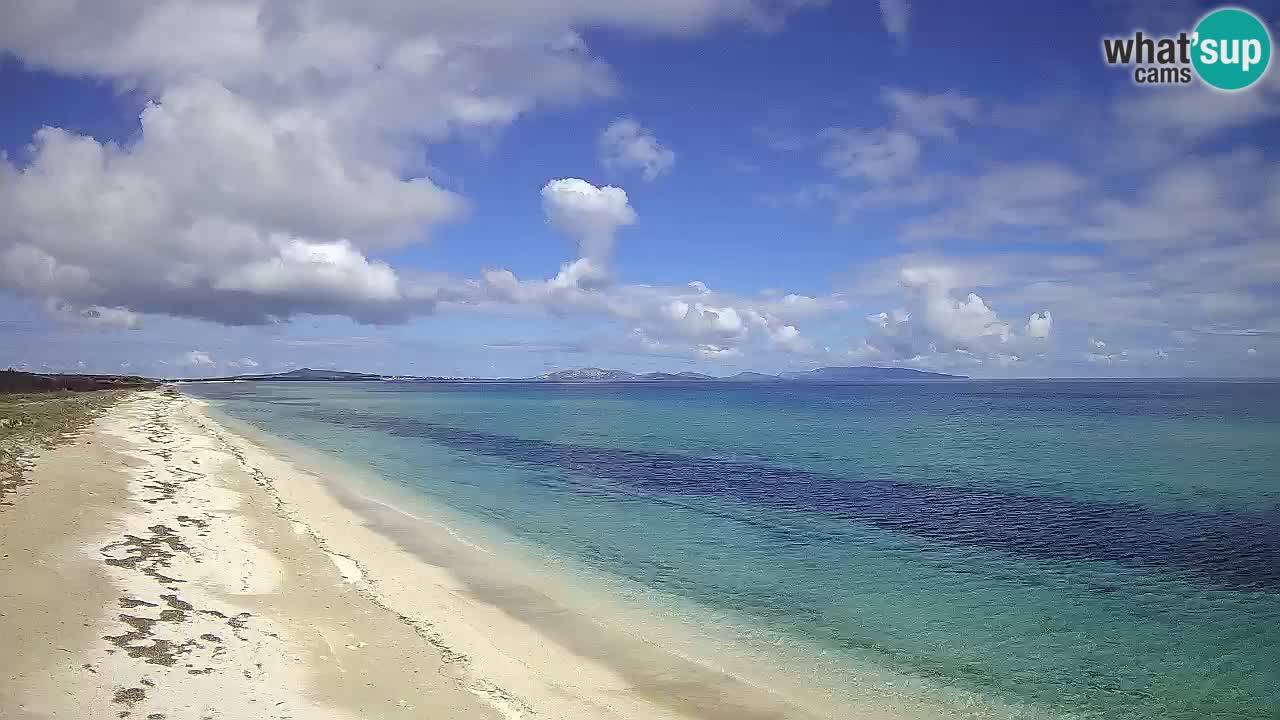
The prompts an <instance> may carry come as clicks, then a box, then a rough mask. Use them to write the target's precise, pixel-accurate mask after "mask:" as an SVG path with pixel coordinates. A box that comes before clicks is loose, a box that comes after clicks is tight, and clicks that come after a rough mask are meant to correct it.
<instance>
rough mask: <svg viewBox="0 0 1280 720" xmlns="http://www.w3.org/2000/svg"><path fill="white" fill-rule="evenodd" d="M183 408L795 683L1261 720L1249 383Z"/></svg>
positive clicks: (291, 399) (1260, 556)
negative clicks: (342, 468)
mask: <svg viewBox="0 0 1280 720" xmlns="http://www.w3.org/2000/svg"><path fill="white" fill-rule="evenodd" d="M184 390H185V391H187V392H190V393H191V394H193V395H196V396H199V397H203V398H206V399H209V400H211V401H213V402H214V404H215V406H216V407H217V409H218V410H219V411H221V412H222V413H225V414H226V415H228V416H230V417H232V418H235V419H237V420H240V421H243V422H246V423H249V424H251V425H253V426H256V427H257V428H259V429H260V430H262V431H265V432H267V433H269V434H272V435H275V436H278V437H281V438H284V439H286V440H290V441H293V442H297V443H300V444H303V445H306V446H309V447H311V448H314V449H316V450H320V451H323V452H326V453H332V454H335V455H337V456H339V457H340V458H341V459H342V460H344V461H346V462H348V463H355V464H360V465H363V466H365V467H368V468H369V469H371V470H373V471H375V472H376V473H377V475H378V476H379V477H380V478H381V479H382V481H384V482H386V483H387V484H388V486H389V487H391V486H393V487H394V488H395V489H396V490H397V492H402V493H412V494H413V495H414V496H417V497H420V498H422V500H423V501H424V502H425V503H430V504H432V505H434V506H437V507H440V508H442V509H445V510H447V511H448V512H449V513H451V514H452V515H453V516H456V517H459V518H464V519H465V520H466V522H468V523H471V524H472V526H473V527H475V528H477V529H481V530H482V529H484V528H489V529H492V530H493V531H494V536H495V537H502V538H507V539H508V541H509V542H512V543H518V544H519V545H520V546H521V548H522V549H523V551H525V552H528V553H530V554H531V555H534V556H538V557H542V558H545V559H547V561H548V562H554V561H555V560H556V559H560V560H563V561H564V562H563V566H564V567H572V568H580V570H581V572H580V574H581V576H582V582H584V583H595V584H599V585H601V586H602V587H603V586H607V587H605V588H604V589H605V590H607V591H609V592H616V593H618V594H619V595H620V596H626V597H627V598H629V599H630V600H632V601H637V602H640V601H642V602H646V603H650V604H651V605H653V606H655V607H661V608H662V612H663V613H665V614H666V616H668V617H670V618H673V622H674V623H676V624H679V623H680V622H681V621H682V619H683V620H684V621H686V622H687V623H688V624H689V625H691V626H695V625H696V627H691V628H690V632H704V631H705V632H710V631H711V630H709V629H708V628H707V627H705V626H706V625H707V624H708V620H707V619H708V618H711V619H712V620H714V623H712V624H716V623H719V624H722V625H723V630H724V634H725V635H729V636H732V635H738V636H743V637H748V636H749V637H751V638H755V639H756V640H757V641H758V642H757V643H756V645H761V644H764V645H768V646H772V647H775V648H777V660H778V664H779V665H780V666H790V667H802V666H803V667H805V668H806V671H805V672H811V671H812V668H816V667H820V668H821V672H820V673H817V672H816V671H813V672H815V674H814V676H813V678H814V679H813V680H812V682H813V683H814V685H815V687H818V686H826V687H827V688H828V689H830V687H831V686H839V685H840V683H841V682H842V678H846V677H848V678H852V677H855V674H856V673H857V672H861V671H862V670H865V669H866V668H876V669H878V670H882V671H883V673H884V674H883V676H882V677H885V678H899V679H901V682H900V685H901V686H902V690H901V691H902V692H914V691H915V690H916V689H918V690H919V691H920V692H922V693H924V692H932V693H951V694H953V695H954V697H957V698H963V702H960V701H957V704H955V705H953V706H952V708H953V709H952V711H951V712H953V713H955V716H959V717H963V716H965V715H966V714H969V715H972V716H988V715H993V716H994V715H1000V714H1004V715H1006V716H1008V715H1013V716H1016V715H1019V714H1021V715H1022V716H1025V717H1064V718H1117V719H1128V718H1153V719H1154V718H1165V719H1168V718H1186V719H1187V720H1191V719H1196V720H1199V719H1200V718H1240V719H1244V718H1257V719H1260V720H1261V719H1263V718H1266V719H1269V720H1274V719H1275V718H1280V384H1278V383H1267V382H1204V381H1201V382H1177V381H1101V382H1099V381H1021V382H1013V381H935V382H901V383H881V384H848V385H846V384H816V383H814V384H797V383H776V384H775V383H764V384H750V385H748V384H742V385H738V384H725V383H706V384H702V383H669V384H614V385H587V384H565V385H560V384H532V383H529V384H516V383H513V384H503V383H484V384H466V383H457V384H451V383H409V382H405V383H394V382H385V383H219V384H189V385H185V386H184ZM695 617H696V618H697V620H696V622H695V621H694V619H693V618H695ZM762 638H767V639H768V642H763V641H761V639H762ZM800 656H804V657H806V658H809V659H811V660H814V662H813V663H812V664H806V663H804V662H796V663H794V664H790V663H792V661H793V660H796V658H798V657H800ZM860 669H861V670H860ZM784 671H785V669H784ZM819 675H821V677H818V676H819ZM859 677H861V676H859ZM801 684H803V683H801ZM845 689H846V690H848V691H849V692H855V693H856V692H863V691H866V692H873V691H875V690H874V689H871V688H853V689H848V688H845ZM815 691H817V690H815ZM966 708H968V709H966ZM997 709H999V710H997Z"/></svg>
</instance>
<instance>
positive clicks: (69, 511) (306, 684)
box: [0, 389, 828, 720]
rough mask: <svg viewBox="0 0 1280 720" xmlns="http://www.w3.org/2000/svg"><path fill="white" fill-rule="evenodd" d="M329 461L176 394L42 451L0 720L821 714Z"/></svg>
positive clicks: (14, 532) (15, 544) (33, 481)
mask: <svg viewBox="0 0 1280 720" xmlns="http://www.w3.org/2000/svg"><path fill="white" fill-rule="evenodd" d="M329 475H330V476H327V477H321V476H319V475H317V474H312V473H310V472H307V471H304V470H303V469H301V468H300V467H299V466H298V465H296V464H295V463H293V462H291V461H289V460H288V459H286V458H284V457H282V456H281V454H279V453H273V452H271V451H270V450H268V449H267V448H266V447H264V446H263V445H262V444H260V443H258V442H256V441H254V440H252V439H250V438H249V437H246V436H245V435H243V434H239V433H236V432H233V431H232V430H231V429H229V428H228V427H227V426H226V425H224V424H222V423H220V422H218V421H217V420H215V419H214V417H212V416H211V415H210V414H209V413H208V412H207V411H206V408H205V406H204V403H203V402H202V401H200V400H196V399H192V398H189V397H186V396H183V395H181V394H179V393H177V392H175V391H173V390H172V389H165V390H159V391H145V392H137V393H133V394H132V395H130V396H129V397H127V398H126V399H124V400H123V401H121V402H119V403H117V404H116V405H114V406H113V407H112V408H111V409H110V410H109V411H108V412H107V413H105V414H104V415H103V416H102V417H100V418H99V419H97V420H96V421H95V422H93V423H92V424H91V425H89V426H88V427H87V428H85V429H84V430H83V431H81V432H80V433H79V435H78V437H77V438H76V439H75V440H74V441H73V442H70V443H68V444H64V445H63V446H61V447H57V448H54V449H49V450H45V451H42V452H41V453H40V454H39V457H38V458H37V459H35V460H34V462H32V463H31V464H30V472H29V476H28V477H27V479H26V480H27V481H26V482H25V483H24V485H23V486H22V487H21V489H20V490H19V491H18V492H17V493H16V495H14V496H13V497H11V498H10V500H11V501H12V503H13V504H12V505H11V506H8V507H4V508H2V509H0V512H2V514H0V520H3V522H2V523H0V578H4V582H3V583H0V622H2V623H3V625H4V627H5V628H6V632H5V634H4V635H3V637H2V638H0V643H3V647H0V717H3V718H38V717H94V718H96V717H103V718H106V717H111V718H119V717H136V718H149V719H151V720H158V719H159V718H201V719H203V718H238V717H245V718H249V717H253V718H268V717H270V718H306V717H325V718H333V717H423V716H428V717H448V718H471V717H476V718H490V717H492V718H499V717H501V718H533V717H548V718H584V717H599V718H614V717H616V718H639V717H644V718H672V719H674V718H725V719H726V720H727V719H729V718H747V719H751V718H761V719H764V718H784V717H796V718H803V717H818V716H828V715H827V714H826V713H823V714H821V715H813V714H810V713H808V712H803V711H801V710H800V709H799V708H798V707H796V706H793V705H791V704H789V703H788V702H786V701H785V700H783V699H782V698H780V697H778V696H777V695H775V694H773V693H771V692H766V691H764V690H762V689H760V688H758V687H755V686H753V685H751V684H749V683H746V682H744V681H741V680H740V679H738V678H736V677H734V676H733V675H731V674H728V673H726V672H723V671H720V670H716V669H712V668H709V667H706V666H704V665H701V664H697V663H694V662H692V661H690V660H687V659H684V658H681V657H679V656H676V655H674V654H672V653H669V652H667V651H666V650H664V649H663V648H661V647H659V646H658V645H656V644H654V643H651V642H648V641H646V639H645V638H643V637H641V636H639V635H637V634H630V633H626V632H620V631H618V630H617V629H616V628H608V627H606V626H604V625H600V624H597V623H596V622H594V621H593V620H592V619H591V618H590V617H589V616H588V615H586V614H584V613H582V612H580V611H579V610H578V609H577V608H574V607H570V606H569V605H566V604H563V603H562V599H561V598H557V597H552V596H550V595H548V594H546V593H544V592H543V591H541V590H538V589H535V587H536V586H535V585H534V584H523V583H521V581H520V578H519V575H518V573H519V569H518V568H516V567H513V566H510V564H509V563H506V561H505V560H504V559H503V558H499V557H497V556H495V555H494V554H493V553H492V552H490V551H488V550H486V549H484V548H481V547H477V546H475V545H474V544H472V543H469V542H468V541H467V540H466V539H465V538H463V537H460V536H459V535H458V534H457V533H455V532H454V531H453V530H452V529H451V528H449V527H447V526H445V525H442V524H439V523H435V522H431V521H430V520H427V519H424V518H421V517H417V516H415V515H413V514H412V513H410V512H405V511H403V510H401V509H399V508H396V507H393V506H391V505H390V504H388V503H386V502H383V501H380V500H375V499H373V498H371V497H369V496H368V495H366V494H364V493H363V492H361V491H360V490H359V486H358V485H355V484H347V483H343V482H341V478H335V477H332V473H330V474H329ZM495 577H501V578H503V580H502V582H495V581H494V580H493V578H495ZM531 620H532V621H531Z"/></svg>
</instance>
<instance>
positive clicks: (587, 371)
mask: <svg viewBox="0 0 1280 720" xmlns="http://www.w3.org/2000/svg"><path fill="white" fill-rule="evenodd" d="M928 379H935V380H936V379H945V380H959V379H965V376H964V375H947V374H944V373H935V372H925V371H924V370H912V369H910V368H896V367H891V368H882V367H823V368H818V369H816V370H806V371H795V372H784V373H782V374H780V375H766V374H765V373H758V372H741V373H738V374H737V375H731V376H729V377H715V376H713V375H704V374H703V373H696V372H674V373H668V372H651V373H633V372H627V371H626V370H606V369H604V368H576V369H574V370H556V371H555V372H549V373H543V374H542V375H538V376H537V377H531V378H509V379H487V378H445V377H420V376H414V375H376V374H372V373H357V372H344V371H341V370H313V369H311V368H301V369H298V370H290V371H289V372H284V373H266V374H255V375H233V376H229V377H220V378H204V379H203V380H204V381H205V382H209V381H229V380H246V381H247V380H259V381H264V380H269V381H275V382H279V381H285V382H289V381H294V382H318V381H319V382H353V381H364V382H367V381H373V380H412V381H418V382H457V381H466V382H551V383H620V382H855V381H866V380H928Z"/></svg>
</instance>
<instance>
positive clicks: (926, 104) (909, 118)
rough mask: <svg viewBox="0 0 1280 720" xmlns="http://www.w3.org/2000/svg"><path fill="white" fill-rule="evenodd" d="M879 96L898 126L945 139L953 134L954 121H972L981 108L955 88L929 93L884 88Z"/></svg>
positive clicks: (972, 99)
mask: <svg viewBox="0 0 1280 720" xmlns="http://www.w3.org/2000/svg"><path fill="white" fill-rule="evenodd" d="M881 99H882V100H883V101H884V103H885V104H886V105H888V106H889V107H890V108H892V109H893V113H894V117H895V118H896V120H897V122H898V124H899V125H900V126H902V127H905V128H906V129H908V130H910V131H912V132H914V133H916V134H917V135H923V136H927V137H938V138H947V139H951V138H954V137H955V136H956V131H955V126H956V124H957V123H959V122H971V121H973V120H974V119H975V118H976V117H977V116H978V111H979V107H980V105H979V103H978V100H977V98H973V97H969V96H968V95H963V94H961V93H958V92H955V91H948V92H944V93H939V94H936V95H930V94H928V93H917V92H912V91H910V90H904V89H902V88H885V89H884V90H883V91H882V92H881Z"/></svg>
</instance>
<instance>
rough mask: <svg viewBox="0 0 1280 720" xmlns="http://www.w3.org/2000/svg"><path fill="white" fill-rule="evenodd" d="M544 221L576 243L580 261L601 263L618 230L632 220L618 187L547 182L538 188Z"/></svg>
mask: <svg viewBox="0 0 1280 720" xmlns="http://www.w3.org/2000/svg"><path fill="white" fill-rule="evenodd" d="M542 209H543V211H544V212H545V213H546V216H547V222H550V223H551V224H552V225H553V226H554V227H555V228H556V229H557V230H559V231H560V232H562V233H564V234H565V235H567V236H569V238H571V239H572V240H573V241H574V242H576V243H577V244H578V252H579V254H580V255H581V256H582V257H583V258H588V259H593V260H596V261H603V260H605V259H607V258H608V256H609V253H610V252H611V251H612V250H613V240H614V235H615V234H616V233H617V232H618V229H619V228H621V227H623V226H625V225H630V224H632V223H634V222H635V221H636V213H635V210H633V209H631V204H630V202H628V200H627V193H626V191H625V190H623V189H622V188H618V187H613V186H612V185H608V186H605V187H596V186H595V185H592V184H591V183H589V182H587V181H585V180H579V179H578V178H565V179H562V180H551V181H550V182H548V183H547V184H546V185H545V186H543V188H542Z"/></svg>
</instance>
